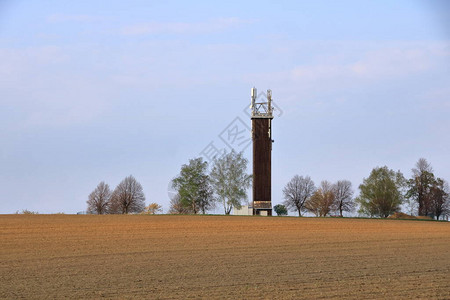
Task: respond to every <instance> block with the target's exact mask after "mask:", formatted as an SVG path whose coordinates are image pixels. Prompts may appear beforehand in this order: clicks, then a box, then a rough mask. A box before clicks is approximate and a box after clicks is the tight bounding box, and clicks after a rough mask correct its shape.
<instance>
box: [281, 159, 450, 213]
mask: <svg viewBox="0 0 450 300" xmlns="http://www.w3.org/2000/svg"><path fill="white" fill-rule="evenodd" d="M359 191H360V193H359V196H358V197H356V198H353V194H354V191H353V189H352V184H351V182H350V181H348V180H339V181H337V182H336V183H330V182H328V181H326V180H325V181H322V182H321V183H320V186H319V187H317V188H316V186H315V184H314V182H313V181H312V179H311V178H310V177H309V176H305V177H303V176H299V175H295V176H294V177H293V178H292V179H291V180H290V181H289V182H288V183H287V184H286V186H285V187H284V189H283V197H284V202H283V206H284V207H286V208H287V209H289V210H291V211H294V212H298V215H299V216H302V213H305V212H309V213H312V214H314V215H315V216H318V217H324V216H327V215H330V214H332V213H335V214H336V215H338V216H341V217H342V216H343V212H353V211H354V210H355V208H356V207H357V206H359V210H358V212H359V213H360V214H363V215H367V216H370V217H381V218H386V217H388V216H390V215H392V214H393V213H395V212H400V211H401V205H402V204H406V205H407V206H409V211H408V212H409V213H410V214H411V215H414V214H417V215H419V216H427V217H431V218H436V219H437V220H439V219H440V218H443V217H444V216H449V215H450V196H449V195H450V189H449V185H448V183H447V182H446V181H445V180H444V179H442V178H439V177H435V175H434V174H433V168H432V167H431V165H430V164H429V163H428V162H427V160H426V159H424V158H421V159H419V160H418V162H417V163H416V166H415V168H413V169H412V176H411V178H409V179H405V177H404V176H403V174H402V173H401V172H400V171H397V172H396V171H394V170H391V169H389V168H388V167H386V166H384V167H376V168H374V169H373V170H372V171H371V173H370V175H369V177H367V178H364V179H363V183H362V184H361V185H360V186H359ZM275 209H276V211H277V212H278V210H280V209H282V207H280V206H277V207H275ZM281 211H283V210H281ZM282 214H283V213H282Z"/></svg>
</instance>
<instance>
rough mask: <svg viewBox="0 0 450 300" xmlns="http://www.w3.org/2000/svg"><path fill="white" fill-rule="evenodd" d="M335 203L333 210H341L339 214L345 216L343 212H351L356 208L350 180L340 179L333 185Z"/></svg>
mask: <svg viewBox="0 0 450 300" xmlns="http://www.w3.org/2000/svg"><path fill="white" fill-rule="evenodd" d="M333 192H334V203H333V206H332V208H333V210H334V211H338V212H339V216H341V217H343V214H342V212H344V211H346V212H351V211H353V210H354V209H355V202H354V201H353V198H352V197H353V190H352V183H351V182H350V181H348V180H339V181H338V182H336V183H335V184H334V185H333Z"/></svg>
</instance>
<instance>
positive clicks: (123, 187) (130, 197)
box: [111, 175, 145, 214]
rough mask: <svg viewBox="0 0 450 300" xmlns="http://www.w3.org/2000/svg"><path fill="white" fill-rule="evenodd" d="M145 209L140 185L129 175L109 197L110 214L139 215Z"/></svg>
mask: <svg viewBox="0 0 450 300" xmlns="http://www.w3.org/2000/svg"><path fill="white" fill-rule="evenodd" d="M144 208H145V195H144V192H143V190H142V185H141V184H140V183H139V182H137V181H136V179H135V178H134V177H133V176H132V175H130V176H128V177H126V178H125V179H124V180H122V182H120V183H119V185H118V186H117V187H116V188H115V189H114V192H113V193H112V196H111V212H112V213H116V214H128V213H140V212H142V211H143V210H144Z"/></svg>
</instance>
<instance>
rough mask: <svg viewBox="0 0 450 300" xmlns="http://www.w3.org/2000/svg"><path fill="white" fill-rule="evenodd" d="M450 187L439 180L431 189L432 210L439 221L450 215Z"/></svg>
mask: <svg viewBox="0 0 450 300" xmlns="http://www.w3.org/2000/svg"><path fill="white" fill-rule="evenodd" d="M449 193H450V190H449V186H448V183H447V182H446V181H445V180H443V179H441V178H437V179H436V181H435V182H434V183H433V186H432V187H431V193H430V209H431V213H432V214H433V216H435V217H436V219H437V220H439V218H440V217H441V216H442V217H444V216H445V215H446V214H448V213H450V211H448V209H449V208H450V207H449V201H450V199H449Z"/></svg>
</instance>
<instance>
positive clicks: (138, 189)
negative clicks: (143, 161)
mask: <svg viewBox="0 0 450 300" xmlns="http://www.w3.org/2000/svg"><path fill="white" fill-rule="evenodd" d="M86 203H87V212H88V213H90V214H99V215H103V214H130V213H149V214H154V213H157V212H160V211H162V209H161V206H160V205H158V204H156V203H151V204H149V206H147V207H146V206H145V195H144V191H143V189H142V185H141V184H140V183H139V182H138V181H137V180H136V179H135V178H134V177H133V176H132V175H130V176H128V177H125V179H123V180H122V181H121V182H120V183H119V184H118V185H117V187H116V188H115V189H114V190H113V191H111V189H110V188H109V185H108V184H107V183H105V182H104V181H102V182H100V183H99V184H98V185H97V187H96V188H95V189H94V191H92V193H90V194H89V197H88V200H87V201H86Z"/></svg>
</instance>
